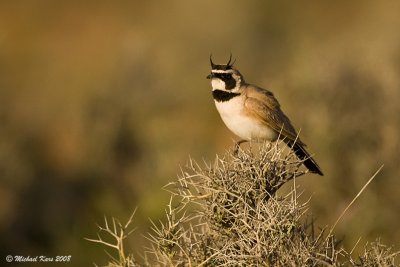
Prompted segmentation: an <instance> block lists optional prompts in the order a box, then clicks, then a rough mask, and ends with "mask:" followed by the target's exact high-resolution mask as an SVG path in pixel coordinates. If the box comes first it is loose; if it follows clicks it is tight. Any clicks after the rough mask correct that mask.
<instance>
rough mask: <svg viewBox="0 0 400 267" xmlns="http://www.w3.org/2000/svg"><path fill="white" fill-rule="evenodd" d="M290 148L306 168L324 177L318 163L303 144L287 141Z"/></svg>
mask: <svg viewBox="0 0 400 267" xmlns="http://www.w3.org/2000/svg"><path fill="white" fill-rule="evenodd" d="M285 141H286V143H287V144H288V146H289V147H290V148H292V149H293V151H294V153H295V154H296V156H297V157H298V158H299V159H300V160H302V161H303V164H304V166H306V168H307V169H308V170H309V171H310V172H312V173H316V174H319V175H321V176H323V175H324V174H323V173H322V170H321V168H320V167H319V166H318V164H317V162H316V161H315V160H314V159H313V158H312V157H311V156H310V154H308V152H307V150H306V149H305V148H304V147H303V145H302V144H299V143H298V142H293V141H288V140H285Z"/></svg>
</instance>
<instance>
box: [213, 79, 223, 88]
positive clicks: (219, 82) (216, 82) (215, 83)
mask: <svg viewBox="0 0 400 267" xmlns="http://www.w3.org/2000/svg"><path fill="white" fill-rule="evenodd" d="M211 86H212V88H213V90H215V89H220V90H225V82H224V81H223V80H221V79H216V78H214V79H212V80H211Z"/></svg>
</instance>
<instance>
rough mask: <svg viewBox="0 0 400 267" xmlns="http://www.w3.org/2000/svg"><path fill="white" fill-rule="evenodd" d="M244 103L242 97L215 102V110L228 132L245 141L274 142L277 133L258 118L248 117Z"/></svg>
mask: <svg viewBox="0 0 400 267" xmlns="http://www.w3.org/2000/svg"><path fill="white" fill-rule="evenodd" d="M244 101H245V98H244V97H243V96H237V97H234V98H232V99H230V100H229V101H225V102H218V101H215V105H216V107H217V110H218V112H219V114H220V115H221V118H222V120H223V121H224V123H225V124H226V126H227V127H228V128H229V130H231V131H232V132H233V133H234V134H236V135H237V136H239V137H240V138H242V139H245V140H255V141H263V140H268V141H275V140H276V139H277V138H278V134H277V132H276V131H274V130H273V129H271V128H270V127H268V125H267V124H265V123H264V122H263V121H262V120H260V119H259V118H257V117H253V116H250V115H249V114H250V113H249V112H247V110H245V108H246V107H245V105H244Z"/></svg>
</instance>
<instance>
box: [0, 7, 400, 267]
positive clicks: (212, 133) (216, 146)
mask: <svg viewBox="0 0 400 267" xmlns="http://www.w3.org/2000/svg"><path fill="white" fill-rule="evenodd" d="M399 10H400V2H395V1H361V0H356V1H307V2H305V1H297V2H294V1H279V2H277V1H256V0H249V1H240V2H239V1H228V0H219V1H211V0H205V1H184V0H173V1H105V0H99V1H85V2H84V1H50V0H32V1H3V2H2V3H1V4H0V236H1V239H0V250H1V251H2V252H3V253H2V254H4V255H1V256H2V259H0V260H1V261H3V259H4V257H5V255H8V254H11V255H25V256H26V255H31V256H35V255H46V256H49V257H52V256H56V255H72V262H71V263H70V264H69V266H88V265H89V264H92V262H98V263H99V262H100V263H101V262H102V260H104V259H105V258H106V257H107V256H106V255H105V253H102V248H101V247H99V246H98V245H96V244H91V243H89V242H87V241H85V240H84V237H93V236H95V234H96V223H100V222H101V221H102V219H103V216H104V215H107V216H115V217H117V218H120V219H121V220H122V221H123V220H125V219H127V218H128V217H129V215H130V213H131V212H132V211H133V210H134V208H135V207H138V212H137V215H136V221H135V222H136V226H137V227H138V229H137V230H136V232H135V233H134V235H133V237H132V242H131V249H132V250H136V251H143V247H142V244H143V242H144V241H143V237H142V234H144V233H145V232H146V231H147V227H148V226H149V222H148V217H150V218H152V219H153V220H158V219H159V218H162V216H163V212H164V207H165V205H166V204H167V202H168V195H167V193H165V192H164V191H163V190H162V189H161V187H162V186H163V185H165V184H166V183H168V182H169V181H172V180H174V179H175V177H176V175H177V174H178V173H179V172H180V166H184V165H185V163H186V161H187V160H188V158H189V155H190V156H191V157H193V158H194V159H196V160H198V161H200V162H201V161H202V160H203V159H204V160H205V161H212V160H213V158H214V156H215V154H217V153H219V154H221V153H222V154H223V153H225V151H226V150H227V149H228V148H230V147H231V145H232V144H233V141H232V140H233V139H234V138H235V137H234V136H233V134H231V133H230V132H229V131H228V130H227V129H226V127H225V126H224V125H223V123H222V121H221V120H220V118H219V115H218V113H217V111H216V109H215V107H214V104H213V100H212V98H211V93H210V90H211V88H210V84H209V81H208V80H206V79H205V77H206V75H207V74H208V73H209V71H210V66H209V61H208V58H209V55H210V53H213V59H214V62H216V63H225V62H226V61H227V59H228V57H229V54H230V52H232V53H233V56H234V58H236V59H237V61H236V63H235V66H237V67H238V68H239V69H240V70H241V72H242V74H243V75H244V76H245V78H246V80H247V81H248V82H250V83H255V84H258V85H260V86H262V87H265V88H268V89H271V90H272V91H273V92H274V94H275V95H276V97H277V98H278V99H279V101H280V103H281V105H282V108H283V110H284V111H285V113H286V114H287V115H288V116H289V117H290V118H291V120H292V122H293V124H294V125H295V127H296V128H298V129H299V128H301V129H302V130H301V137H302V139H303V140H304V141H305V142H306V143H307V144H308V148H309V151H310V152H311V153H315V158H316V159H317V160H318V162H319V164H320V165H321V167H322V168H323V170H324V173H325V176H324V177H322V178H321V177H318V176H315V175H308V176H307V177H302V178H301V179H299V180H298V181H297V183H298V184H301V190H304V191H305V192H304V195H305V196H307V197H309V196H310V195H312V199H311V212H312V213H313V214H314V216H315V217H316V225H318V226H320V227H321V228H323V227H325V226H327V225H332V224H333V223H334V221H335V220H336V219H337V218H338V216H339V215H340V213H341V212H342V211H343V209H344V208H345V207H346V205H347V204H348V203H349V202H350V201H351V200H352V199H353V197H354V196H355V195H356V194H357V192H358V191H359V190H360V189H361V188H362V186H363V185H364V184H365V182H366V181H367V180H368V179H369V178H370V177H371V176H372V174H373V173H374V172H375V171H376V170H377V169H378V168H379V166H380V165H382V164H385V166H384V168H383V170H382V172H381V173H380V174H379V175H378V176H377V178H376V179H375V180H374V181H373V182H372V183H371V184H370V185H369V187H368V188H367V189H366V191H365V192H364V193H363V194H362V196H361V197H360V198H359V199H358V200H357V202H356V204H355V205H354V206H352V207H351V209H350V210H349V212H348V213H347V214H346V216H345V217H344V218H343V220H342V221H341V222H340V223H339V225H338V226H337V228H336V230H335V233H336V234H337V235H338V236H339V237H342V236H343V237H344V241H343V242H344V244H345V245H347V246H348V247H351V246H352V245H354V244H355V242H356V241H357V240H358V238H359V237H360V236H362V239H361V245H359V246H358V248H357V249H360V250H362V249H363V245H362V244H363V243H365V242H367V241H374V240H375V239H376V238H378V237H381V239H382V241H383V242H384V243H386V244H389V245H390V244H392V245H395V247H396V248H397V249H400V244H399V240H400V230H399V227H398V225H399V222H400V186H399V179H400V177H399V173H400V164H399V159H400V156H399V153H400V152H399V151H400V142H399V138H398V133H399V130H400V116H399V114H400V34H399V28H400V16H399ZM103 254H104V255H103Z"/></svg>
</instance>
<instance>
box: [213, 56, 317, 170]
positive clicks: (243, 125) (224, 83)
mask: <svg viewBox="0 0 400 267" xmlns="http://www.w3.org/2000/svg"><path fill="white" fill-rule="evenodd" d="M231 60H232V54H231V55H230V58H229V61H228V63H226V64H214V63H213V61H212V55H210V64H211V73H210V74H209V75H208V76H207V79H210V80H211V87H212V96H213V98H214V102H215V105H216V108H217V110H218V112H219V114H220V116H221V118H222V120H223V122H224V123H225V125H226V126H227V127H228V128H229V130H231V131H232V132H233V133H234V134H235V135H237V136H238V137H240V138H241V139H242V140H240V141H238V142H237V143H236V145H237V147H239V146H240V144H241V143H244V142H248V141H255V142H261V141H269V142H273V141H276V140H278V139H279V140H283V141H284V142H285V143H286V144H287V145H288V147H290V148H291V149H292V150H293V152H294V153H295V155H296V156H297V157H298V158H299V159H300V160H301V161H303V164H304V166H305V167H306V168H307V169H308V171H309V172H311V173H315V174H319V175H321V176H323V173H322V170H321V168H320V167H319V166H318V164H317V162H316V161H315V160H314V159H313V158H312V157H311V156H310V154H309V153H308V152H307V150H306V149H305V147H306V144H305V143H303V142H302V141H301V140H300V138H299V136H298V133H297V132H296V130H295V128H294V127H293V125H292V123H291V121H290V120H289V118H288V117H287V116H286V115H285V113H283V111H282V109H281V106H280V104H279V102H278V100H277V99H276V98H275V96H274V94H273V93H272V92H271V91H269V90H266V89H263V88H261V87H259V86H256V85H252V84H249V83H246V81H245V80H244V77H243V75H242V74H241V73H240V72H239V70H238V69H237V68H236V67H234V66H233V64H234V63H235V61H234V62H231Z"/></svg>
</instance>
